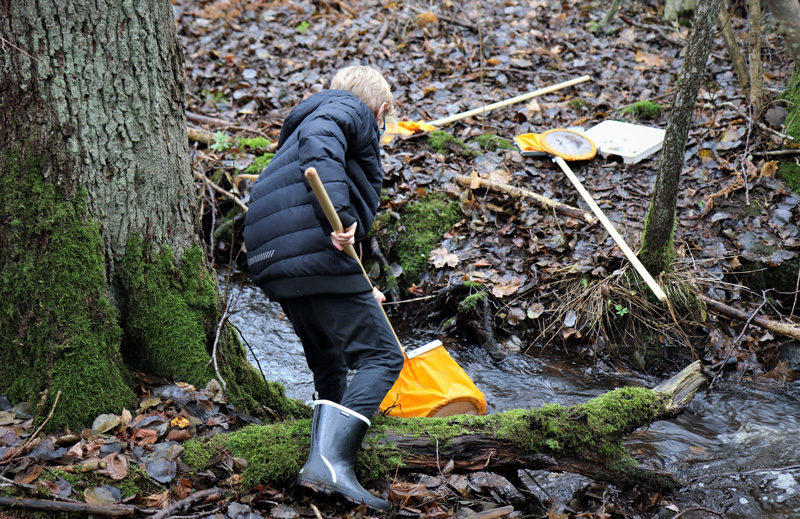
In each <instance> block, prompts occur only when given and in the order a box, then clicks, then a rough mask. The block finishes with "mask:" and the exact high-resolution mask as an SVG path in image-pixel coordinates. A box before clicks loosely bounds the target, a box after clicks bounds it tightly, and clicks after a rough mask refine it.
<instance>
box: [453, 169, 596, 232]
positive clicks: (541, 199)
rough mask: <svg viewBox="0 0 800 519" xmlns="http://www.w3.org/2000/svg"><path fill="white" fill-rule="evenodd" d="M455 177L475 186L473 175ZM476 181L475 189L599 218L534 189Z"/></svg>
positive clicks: (583, 217) (586, 219) (586, 218)
mask: <svg viewBox="0 0 800 519" xmlns="http://www.w3.org/2000/svg"><path fill="white" fill-rule="evenodd" d="M454 178H455V180H456V182H458V183H459V184H461V185H466V186H469V187H471V188H473V179H472V178H471V177H468V176H466V175H456V176H455V177H454ZM475 183H476V184H477V186H475V187H474V188H473V189H476V188H483V189H490V190H494V191H499V192H501V193H505V194H507V195H511V196H513V197H515V198H524V199H526V200H528V201H529V202H533V203H535V204H536V205H538V206H539V207H542V208H544V209H553V210H555V211H556V212H558V213H561V214H564V215H566V216H571V217H573V218H578V219H581V220H583V221H584V222H586V223H595V222H597V218H595V217H594V216H592V214H591V213H590V212H588V211H583V210H581V209H578V208H577V207H572V206H569V205H566V204H562V203H561V202H557V201H555V200H553V199H552V198H547V197H546V196H544V195H540V194H539V193H534V192H533V191H529V190H527V189H523V188H520V187H515V186H511V185H508V184H502V183H500V182H492V181H490V180H486V179H483V178H476V179H475Z"/></svg>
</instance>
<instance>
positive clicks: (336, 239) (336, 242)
mask: <svg viewBox="0 0 800 519" xmlns="http://www.w3.org/2000/svg"><path fill="white" fill-rule="evenodd" d="M357 225H358V223H353V225H351V226H350V227H348V228H347V229H345V230H344V231H342V232H336V231H333V232H332V233H331V243H333V246H334V247H336V248H337V249H339V250H344V248H345V247H346V246H348V245H353V244H354V243H355V242H356V238H355V236H356V226H357Z"/></svg>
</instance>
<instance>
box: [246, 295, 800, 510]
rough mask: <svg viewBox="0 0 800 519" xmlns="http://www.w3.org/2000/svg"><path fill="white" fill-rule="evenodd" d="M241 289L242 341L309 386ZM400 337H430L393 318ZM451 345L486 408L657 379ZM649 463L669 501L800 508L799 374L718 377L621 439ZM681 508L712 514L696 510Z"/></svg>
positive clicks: (271, 321) (269, 369) (269, 364)
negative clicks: (785, 379)
mask: <svg viewBox="0 0 800 519" xmlns="http://www.w3.org/2000/svg"><path fill="white" fill-rule="evenodd" d="M235 291H236V293H237V294H238V298H237V302H236V309H235V311H234V312H233V314H232V316H231V321H232V322H233V323H234V324H235V325H236V326H237V328H238V329H239V330H240V332H241V334H242V336H243V337H244V339H245V340H246V341H247V342H248V343H249V345H250V347H251V348H252V351H253V352H254V354H255V356H254V357H253V356H252V355H251V358H250V360H251V362H253V363H254V364H260V367H261V368H262V369H263V370H264V373H265V374H266V376H267V378H269V379H271V380H275V381H278V382H281V383H283V384H284V385H285V387H286V392H287V395H288V396H289V397H291V398H296V399H299V400H304V401H307V400H309V399H310V397H311V394H312V392H313V384H312V382H311V375H310V372H309V371H308V368H307V367H306V363H305V358H304V356H303V351H302V347H301V345H300V342H299V340H298V339H297V337H296V336H295V335H294V332H293V331H292V327H291V324H290V323H289V322H288V320H286V318H285V317H282V312H281V309H280V307H279V306H278V305H277V304H274V303H270V302H268V301H267V300H266V298H265V297H264V295H263V294H262V293H261V291H260V290H259V289H257V288H255V287H253V286H252V285H249V284H240V285H237V286H236V287H235ZM398 335H399V336H400V337H401V340H402V341H403V343H404V345H405V346H407V347H414V346H419V345H422V344H424V343H426V342H428V340H430V339H431V337H428V336H425V335H423V334H420V333H415V332H413V331H411V330H407V329H405V328H404V327H402V326H401V327H400V328H398ZM448 350H449V351H450V353H451V355H452V356H453V357H454V358H455V359H456V360H457V361H458V363H459V364H460V365H461V366H462V367H463V368H464V370H465V371H466V372H467V373H468V374H469V375H470V377H472V379H473V380H474V381H475V384H476V385H477V386H478V388H480V389H481V391H483V392H484V394H485V395H486V401H487V407H488V412H489V413H495V412H502V411H506V410H508V409H512V408H533V407H540V406H541V405H543V404H545V403H559V404H562V405H572V404H576V403H581V402H585V401H586V400H588V399H590V398H593V397H595V396H597V395H599V394H601V393H604V392H606V391H609V390H611V389H614V388H617V387H621V386H625V385H635V386H645V387H653V386H655V385H656V384H657V383H658V382H659V380H656V379H646V378H642V377H641V376H640V375H633V374H631V373H624V372H615V373H613V374H609V373H608V372H609V370H608V369H603V370H600V369H595V368H594V367H593V366H592V364H591V363H590V362H586V361H575V362H569V361H565V360H563V359H558V358H532V357H529V356H526V355H521V354H516V355H510V356H508V357H506V358H505V359H504V360H503V361H502V362H499V363H496V362H493V361H491V360H489V358H488V356H487V355H486V354H485V353H484V352H483V350H482V349H481V348H480V347H478V346H473V345H458V344H448ZM626 446H627V448H628V449H629V450H630V451H631V452H632V453H634V454H636V455H642V456H644V459H645V460H647V461H648V463H651V464H655V465H656V466H659V467H660V468H664V469H665V470H668V471H671V472H673V473H676V474H677V475H678V476H680V477H681V478H683V479H684V480H686V481H687V483H688V484H687V486H686V487H685V488H684V489H683V490H682V491H681V492H680V493H679V494H678V495H676V496H674V497H673V501H675V502H676V503H678V504H679V506H680V508H681V509H684V508H686V507H690V506H695V507H705V508H707V509H708V510H713V511H715V512H718V513H721V514H724V517H727V518H729V519H753V518H766V519H779V518H780V519H783V518H794V517H800V481H799V480H800V449H798V447H800V382H794V383H791V384H790V385H788V386H784V385H778V384H777V383H775V382H773V381H769V380H765V379H757V380H744V381H739V382H719V381H718V383H717V385H716V386H715V388H714V390H713V392H712V393H711V394H710V395H706V393H705V392H703V391H702V390H701V392H700V393H698V394H697V396H696V397H695V398H694V400H693V401H692V403H691V404H690V406H689V408H688V409H687V410H686V411H685V412H684V413H683V414H682V415H681V416H680V417H678V418H677V419H675V420H670V421H663V422H658V423H656V424H653V425H652V426H651V427H649V428H647V429H646V430H642V431H637V432H636V433H634V434H632V435H630V436H629V437H628V439H627V441H626ZM688 517H719V516H715V515H714V514H711V513H709V512H699V513H698V514H695V515H689V516H688Z"/></svg>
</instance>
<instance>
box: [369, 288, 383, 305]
mask: <svg viewBox="0 0 800 519" xmlns="http://www.w3.org/2000/svg"><path fill="white" fill-rule="evenodd" d="M372 297H374V298H375V301H377V302H378V304H381V303H383V302H384V301H386V296H385V295H383V292H381V291H380V290H378V287H373V289H372Z"/></svg>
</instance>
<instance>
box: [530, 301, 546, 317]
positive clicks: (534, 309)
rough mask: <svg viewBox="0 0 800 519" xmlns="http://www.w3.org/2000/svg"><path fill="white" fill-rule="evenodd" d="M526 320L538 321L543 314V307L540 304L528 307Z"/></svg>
mask: <svg viewBox="0 0 800 519" xmlns="http://www.w3.org/2000/svg"><path fill="white" fill-rule="evenodd" d="M527 313H528V319H538V318H539V316H541V315H542V314H543V313H544V305H543V304H542V303H533V304H532V305H530V304H529V305H528V312H527Z"/></svg>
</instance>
